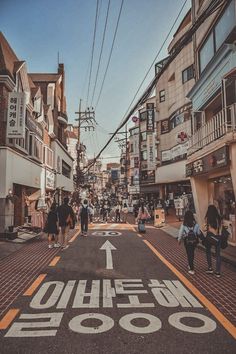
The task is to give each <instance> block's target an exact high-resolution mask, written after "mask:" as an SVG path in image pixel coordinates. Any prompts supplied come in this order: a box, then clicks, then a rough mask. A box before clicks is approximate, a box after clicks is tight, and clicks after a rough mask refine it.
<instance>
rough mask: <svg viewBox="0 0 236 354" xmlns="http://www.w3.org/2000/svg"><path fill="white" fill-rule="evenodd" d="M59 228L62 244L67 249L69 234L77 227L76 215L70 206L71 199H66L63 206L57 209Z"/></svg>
mask: <svg viewBox="0 0 236 354" xmlns="http://www.w3.org/2000/svg"><path fill="white" fill-rule="evenodd" d="M57 213H58V219H59V226H60V235H59V236H60V244H61V245H62V247H63V249H67V248H68V247H69V246H68V237H69V235H68V233H69V230H70V228H73V227H74V225H75V215H74V212H73V209H72V207H71V206H70V205H69V198H67V197H66V198H64V200H63V204H62V205H60V206H59V207H58V209H57Z"/></svg>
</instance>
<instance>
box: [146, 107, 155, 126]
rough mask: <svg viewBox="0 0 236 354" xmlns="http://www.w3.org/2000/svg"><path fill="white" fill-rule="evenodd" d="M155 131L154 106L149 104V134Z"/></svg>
mask: <svg viewBox="0 0 236 354" xmlns="http://www.w3.org/2000/svg"><path fill="white" fill-rule="evenodd" d="M153 131H154V104H153V103H152V104H151V103H150V104H147V132H153Z"/></svg>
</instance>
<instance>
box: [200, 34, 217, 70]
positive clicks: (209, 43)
mask: <svg viewBox="0 0 236 354" xmlns="http://www.w3.org/2000/svg"><path fill="white" fill-rule="evenodd" d="M213 56H214V41H213V32H212V33H211V34H210V36H209V37H208V39H207V40H206V42H205V44H204V45H203V47H202V49H201V50H200V52H199V59H200V72H202V71H203V70H204V69H205V67H206V66H207V64H208V63H209V62H210V60H211V59H212V58H213Z"/></svg>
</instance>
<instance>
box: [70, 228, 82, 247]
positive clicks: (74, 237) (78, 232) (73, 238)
mask: <svg viewBox="0 0 236 354" xmlns="http://www.w3.org/2000/svg"><path fill="white" fill-rule="evenodd" d="M79 234H80V227H78V231H77V232H76V234H75V235H74V236H73V237H72V238H71V239H70V241H69V243H72V242H73V241H74V240H75V239H76V238H77V237H78V235H79Z"/></svg>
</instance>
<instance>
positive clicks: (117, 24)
mask: <svg viewBox="0 0 236 354" xmlns="http://www.w3.org/2000/svg"><path fill="white" fill-rule="evenodd" d="M123 4H124V0H122V1H121V5H120V11H119V15H118V19H117V23H116V29H115V33H114V36H113V41H112V45H111V50H110V54H109V58H108V62H107V66H106V70H105V73H104V77H103V81H102V85H101V88H100V91H99V94H98V98H97V102H96V104H95V109H96V108H97V106H98V103H99V101H100V97H101V94H102V90H103V86H104V82H105V79H106V76H107V71H108V68H109V65H110V61H111V56H112V52H113V49H114V44H115V40H116V35H117V30H118V27H119V22H120V16H121V11H122V8H123Z"/></svg>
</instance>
